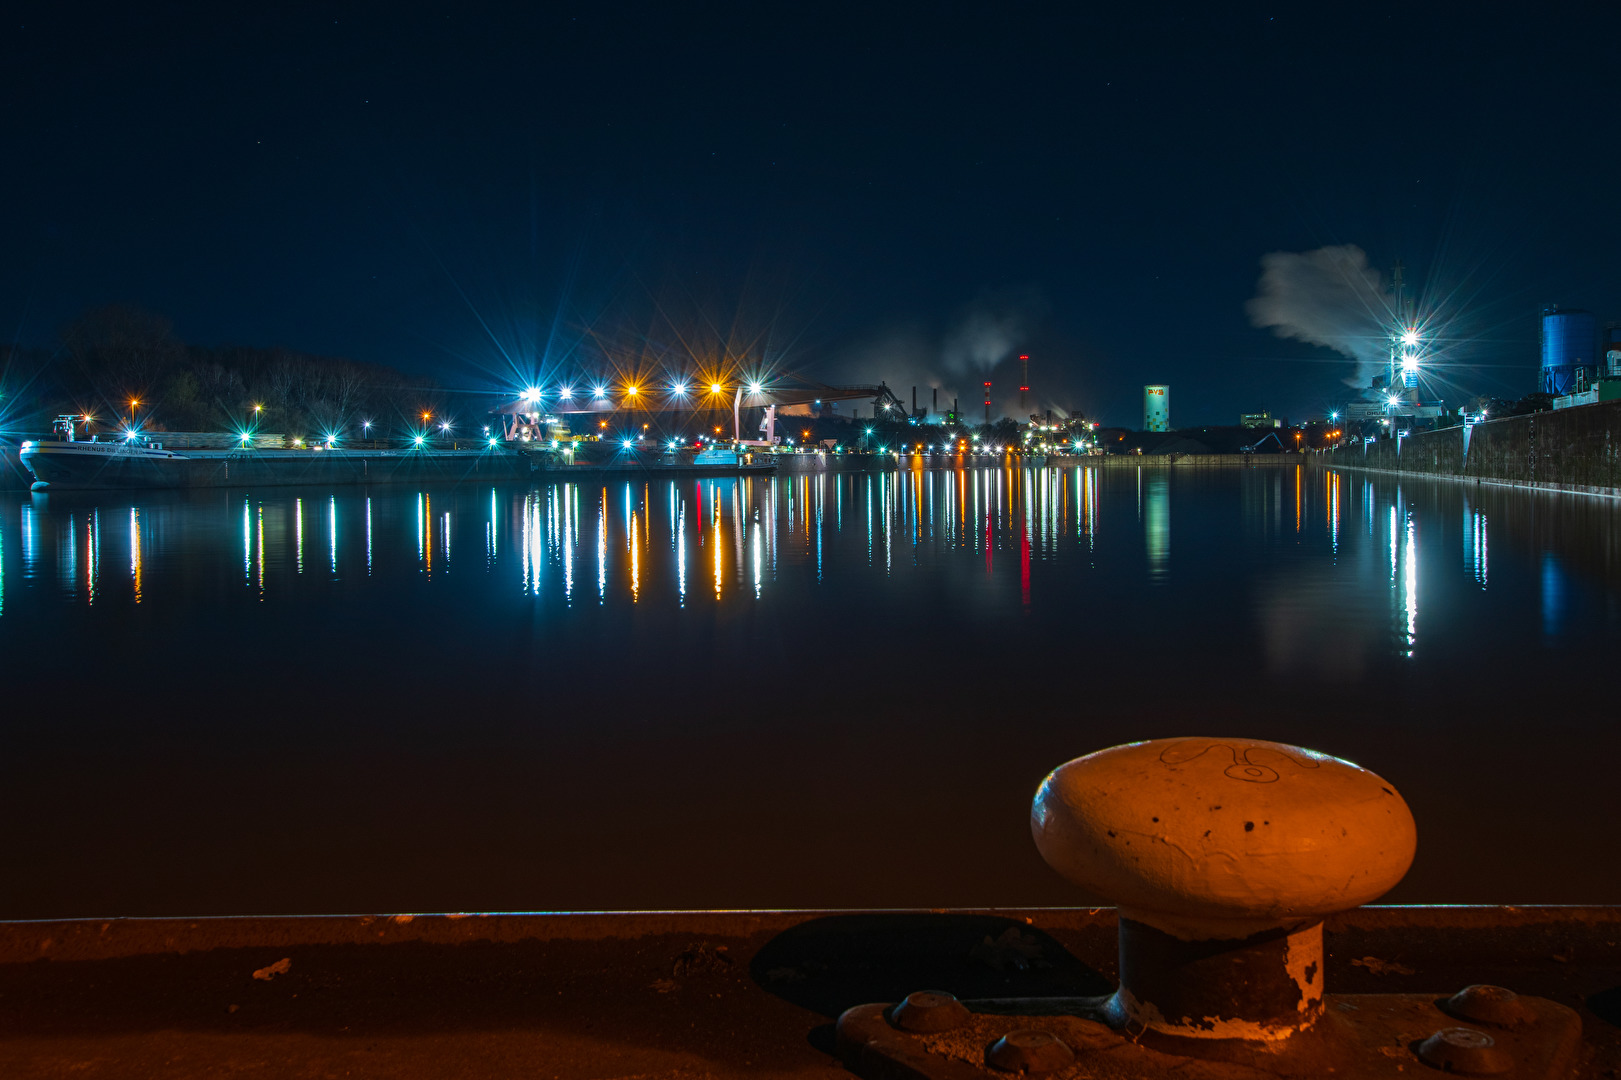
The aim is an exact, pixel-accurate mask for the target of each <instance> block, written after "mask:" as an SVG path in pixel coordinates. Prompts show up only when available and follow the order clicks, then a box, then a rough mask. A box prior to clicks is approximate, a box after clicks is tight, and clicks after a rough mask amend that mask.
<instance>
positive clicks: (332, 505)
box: [326, 495, 338, 575]
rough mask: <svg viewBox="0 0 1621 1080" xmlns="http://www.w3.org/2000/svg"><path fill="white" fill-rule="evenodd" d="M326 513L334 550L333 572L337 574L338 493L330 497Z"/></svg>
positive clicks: (329, 538)
mask: <svg viewBox="0 0 1621 1080" xmlns="http://www.w3.org/2000/svg"><path fill="white" fill-rule="evenodd" d="M326 513H327V534H328V541H329V543H328V546H329V548H330V549H331V552H332V559H331V563H332V573H333V574H334V575H336V574H337V572H338V498H337V496H336V495H333V496H330V497H328V500H327V507H326Z"/></svg>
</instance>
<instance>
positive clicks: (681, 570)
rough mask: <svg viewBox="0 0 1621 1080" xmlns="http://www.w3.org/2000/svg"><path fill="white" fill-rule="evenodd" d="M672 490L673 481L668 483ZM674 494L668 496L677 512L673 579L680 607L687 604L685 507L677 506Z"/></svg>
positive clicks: (672, 507)
mask: <svg viewBox="0 0 1621 1080" xmlns="http://www.w3.org/2000/svg"><path fill="white" fill-rule="evenodd" d="M670 490H671V491H672V492H674V490H675V484H674V482H672V483H671V485H670ZM675 499H676V497H675V495H674V494H671V496H670V508H671V509H672V510H674V511H675V512H676V514H677V524H676V527H675V581H676V585H675V588H676V598H677V602H678V603H679V604H680V606H682V607H686V606H687V507H686V504H685V503H682V504H681V505H679V506H677V505H676V501H675Z"/></svg>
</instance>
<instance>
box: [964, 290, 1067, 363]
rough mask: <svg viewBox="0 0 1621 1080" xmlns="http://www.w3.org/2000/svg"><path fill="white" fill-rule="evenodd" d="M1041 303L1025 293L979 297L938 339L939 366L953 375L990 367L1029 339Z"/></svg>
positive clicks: (1008, 355) (1038, 315)
mask: <svg viewBox="0 0 1621 1080" xmlns="http://www.w3.org/2000/svg"><path fill="white" fill-rule="evenodd" d="M1041 306H1042V305H1041V304H1040V302H1039V300H1037V299H1035V298H1033V297H1028V296H1026V297H1001V298H982V299H980V300H979V301H977V302H976V303H974V304H973V305H971V306H970V307H969V308H968V310H967V311H966V312H964V313H963V315H962V317H961V318H960V319H959V320H958V321H957V323H956V325H955V326H953V327H952V328H951V330H950V331H949V332H948V333H947V334H946V336H945V339H944V340H943V341H942V342H941V344H940V366H941V367H942V368H944V369H945V370H946V371H948V372H950V373H952V374H955V375H972V374H975V373H977V372H984V371H989V370H991V369H992V368H994V367H995V366H996V365H997V364H1000V363H1001V362H1002V361H1003V360H1006V359H1008V358H1009V357H1011V356H1013V355H1014V354H1015V353H1016V352H1017V351H1018V348H1019V345H1020V344H1021V343H1022V342H1024V341H1025V340H1027V339H1028V337H1029V334H1030V331H1031V328H1032V324H1033V323H1034V322H1035V321H1036V320H1037V319H1038V318H1039V317H1040V309H1041Z"/></svg>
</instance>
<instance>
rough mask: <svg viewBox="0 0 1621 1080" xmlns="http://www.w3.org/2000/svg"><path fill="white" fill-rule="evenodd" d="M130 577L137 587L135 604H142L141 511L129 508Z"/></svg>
mask: <svg viewBox="0 0 1621 1080" xmlns="http://www.w3.org/2000/svg"><path fill="white" fill-rule="evenodd" d="M129 577H130V581H131V582H132V583H133V584H134V586H135V602H136V603H137V604H139V603H140V602H141V511H140V510H139V509H137V508H136V507H133V506H132V507H130V508H129Z"/></svg>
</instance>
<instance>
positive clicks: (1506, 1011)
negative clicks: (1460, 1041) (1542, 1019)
mask: <svg viewBox="0 0 1621 1080" xmlns="http://www.w3.org/2000/svg"><path fill="white" fill-rule="evenodd" d="M1444 1008H1445V1009H1446V1011H1447V1012H1448V1013H1450V1014H1452V1015H1453V1016H1456V1017H1457V1018H1458V1019H1460V1020H1472V1021H1474V1022H1475V1023H1477V1024H1491V1025H1493V1026H1495V1027H1516V1026H1518V1025H1520V1024H1528V1023H1530V1022H1531V1020H1532V1019H1533V1017H1532V1014H1531V1010H1530V1009H1528V1008H1526V1006H1525V1002H1523V1001H1521V1000H1520V995H1518V994H1516V993H1515V992H1514V991H1512V990H1505V989H1503V988H1502V987H1501V986H1488V985H1487V984H1485V983H1477V984H1476V985H1474V986H1466V987H1464V988H1463V989H1462V990H1459V991H1458V992H1457V993H1456V994H1453V995H1452V996H1451V997H1449V998H1447V1001H1446V1005H1445V1006H1444Z"/></svg>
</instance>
